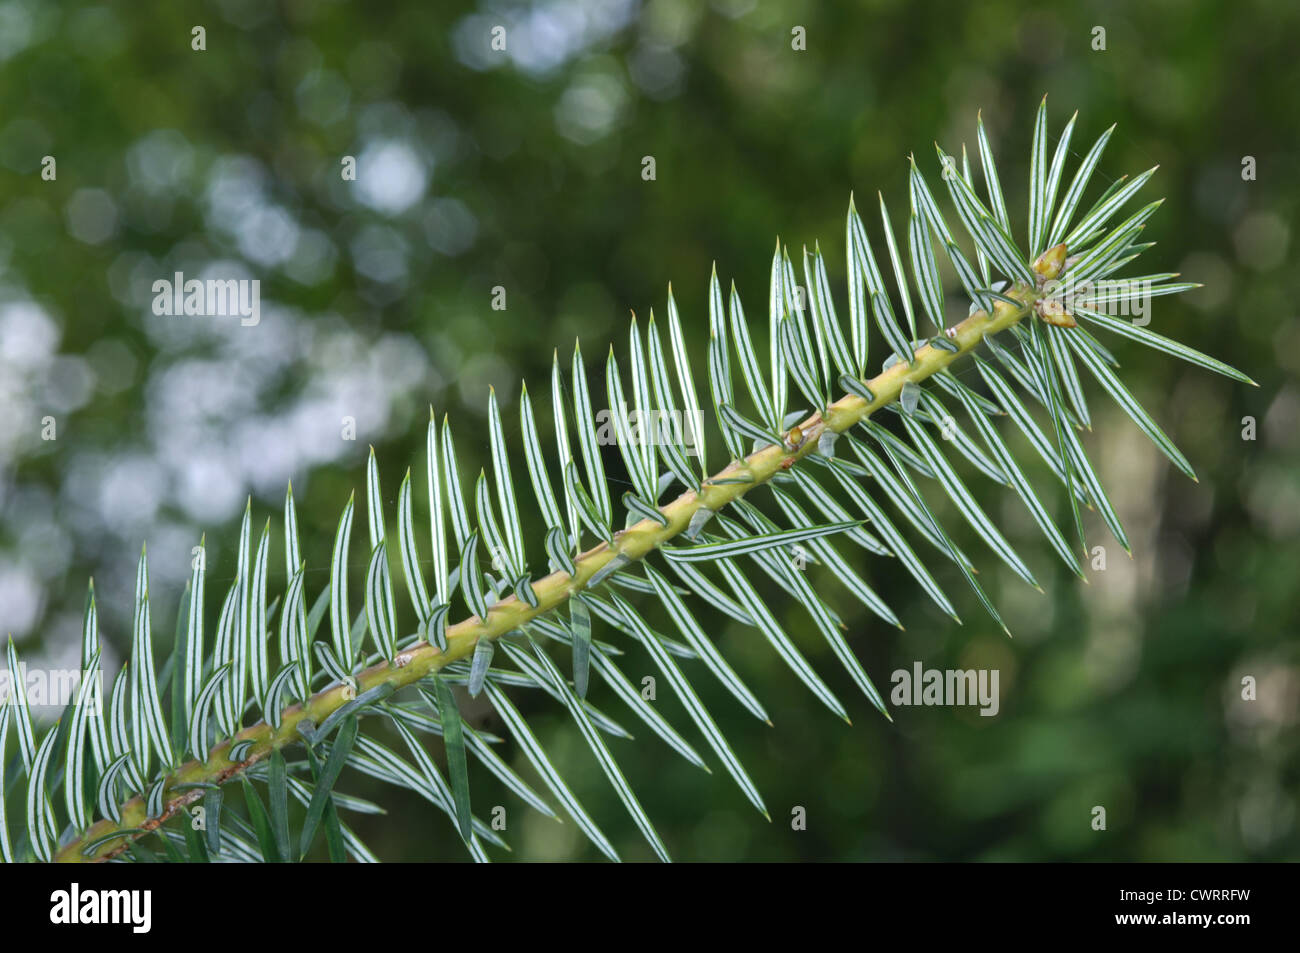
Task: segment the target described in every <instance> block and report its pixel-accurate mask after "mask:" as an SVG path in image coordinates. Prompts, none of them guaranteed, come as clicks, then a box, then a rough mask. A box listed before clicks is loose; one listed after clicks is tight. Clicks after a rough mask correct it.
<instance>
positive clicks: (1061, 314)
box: [1035, 246, 1078, 328]
mask: <svg viewBox="0 0 1300 953" xmlns="http://www.w3.org/2000/svg"><path fill="white" fill-rule="evenodd" d="M1062 247H1063V246H1062ZM1035 310H1036V311H1037V312H1038V316H1039V317H1040V318H1042V319H1043V320H1044V321H1046V322H1047V323H1048V324H1054V325H1056V326H1057V327H1058V328H1072V327H1075V326H1077V324H1078V322H1077V321H1075V320H1074V315H1072V314H1070V312H1069V311H1066V310H1065V306H1064V305H1062V304H1061V302H1060V300H1059V299H1057V298H1042V299H1040V300H1039V301H1038V304H1037V307H1036V308H1035Z"/></svg>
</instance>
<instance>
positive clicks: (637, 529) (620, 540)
mask: <svg viewBox="0 0 1300 953" xmlns="http://www.w3.org/2000/svg"><path fill="white" fill-rule="evenodd" d="M1006 294H1007V297H1009V298H1012V299H1014V300H1016V301H1019V302H1020V306H1019V307H1015V306H1012V305H1011V304H1010V303H1008V302H1006V301H1001V300H998V301H996V302H995V304H994V307H993V313H992V314H988V313H987V312H984V311H976V312H975V313H974V314H972V315H971V316H970V317H969V318H967V319H966V320H965V321H962V322H961V323H960V324H958V325H956V326H955V327H952V328H949V329H948V330H947V332H945V336H946V337H947V339H948V340H949V341H951V342H952V344H954V345H956V350H955V351H950V350H946V349H944V348H938V347H934V346H933V345H930V344H927V345H925V346H924V347H921V348H919V349H918V350H917V351H916V353H915V357H914V360H913V361H912V363H911V364H910V365H908V364H906V363H903V362H901V361H900V362H899V363H897V364H894V365H893V366H891V367H889V368H888V369H887V370H885V371H883V372H881V373H880V374H879V375H877V376H876V377H874V378H872V379H871V380H870V381H867V382H866V385H867V388H868V390H869V391H870V392H871V394H872V395H874V398H875V399H874V400H871V401H867V400H864V399H863V398H861V397H858V396H856V395H853V394H849V395H846V396H845V397H842V398H840V399H839V400H838V401H836V402H835V403H833V404H831V405H830V406H829V407H828V408H826V410H825V411H824V412H818V413H815V414H813V415H812V416H811V417H809V418H808V419H807V420H806V421H804V422H803V423H802V424H800V425H799V430H800V432H801V434H802V437H801V440H800V443H799V445H798V446H797V447H792V446H790V445H788V444H787V445H786V446H771V445H769V446H767V447H764V448H763V449H761V450H757V451H755V452H754V453H752V454H750V455H749V456H748V457H746V458H745V459H744V460H743V461H733V462H732V463H731V464H729V465H728V466H727V467H726V469H724V470H722V471H721V472H720V473H718V474H716V475H715V476H713V477H712V478H711V480H706V481H705V483H704V485H703V487H702V488H701V489H700V490H699V492H696V491H687V492H686V493H683V494H682V495H681V496H679V497H678V498H677V499H676V500H674V501H673V502H671V503H668V504H666V505H665V506H662V507H660V513H662V514H663V516H664V517H666V519H667V524H666V525H660V524H659V523H658V522H656V521H654V520H651V519H644V520H642V521H641V522H639V523H636V524H635V525H633V526H630V527H628V528H627V529H626V530H623V531H622V532H619V533H616V534H615V537H614V544H613V545H612V546H611V545H610V544H608V543H601V544H600V545H599V546H596V547H595V548H593V549H590V550H588V551H587V552H585V553H583V554H582V555H581V556H579V557H578V558H577V559H576V560H575V570H576V571H575V573H574V574H573V575H572V576H569V575H567V574H566V573H563V572H553V573H551V574H550V575H549V576H547V577H545V578H544V579H541V580H539V581H537V582H534V583H533V584H532V587H533V592H534V593H535V594H536V596H537V605H536V606H530V605H529V604H528V603H527V602H525V601H523V600H522V599H520V598H519V597H517V596H515V595H510V596H508V597H506V598H505V599H502V600H501V601H500V602H497V603H496V604H495V605H493V606H491V607H490V608H489V609H488V615H487V618H486V619H479V618H478V617H477V616H471V617H470V618H468V619H465V620H464V621H462V622H458V623H457V624H456V625H454V626H450V627H449V628H448V629H447V651H445V652H439V651H438V649H437V648H436V647H435V646H433V645H430V644H429V643H428V642H419V643H417V644H415V645H413V646H411V647H409V648H407V649H404V650H403V651H402V652H400V653H399V654H398V656H397V658H396V659H394V660H393V661H392V662H381V663H379V664H377V665H374V666H371V667H370V668H368V669H366V670H365V671H363V672H361V673H359V674H358V675H357V676H356V677H355V678H356V683H357V684H356V690H355V694H360V693H362V692H365V691H368V690H369V689H372V688H375V687H377V686H379V685H382V684H384V683H387V684H390V685H392V686H393V687H394V689H398V688H402V687H404V686H406V685H411V684H413V683H415V682H418V681H419V680H420V679H422V678H424V677H425V676H427V675H429V674H431V673H433V672H436V671H438V670H439V669H441V668H443V667H444V666H446V665H448V664H450V663H451V662H454V661H456V660H457V659H462V658H466V657H468V656H469V655H471V654H472V653H473V651H474V646H475V645H476V644H477V642H478V640H479V639H494V638H497V637H498V636H501V635H505V634H506V633H507V632H513V631H515V630H516V629H518V628H519V627H520V626H521V625H523V624H524V623H527V622H528V621H530V620H532V619H534V618H536V617H537V616H540V615H542V614H544V613H546V612H549V611H550V610H551V609H554V608H556V607H557V606H559V605H561V604H562V603H563V602H564V601H565V600H566V599H567V598H568V597H569V595H570V594H571V593H573V592H575V591H578V590H580V589H582V588H583V587H584V586H585V585H586V584H587V581H588V580H589V579H591V577H592V576H594V575H595V574H596V573H598V572H599V571H600V570H601V569H602V568H603V567H604V566H605V565H606V564H607V563H608V562H609V561H610V560H611V559H613V558H615V556H617V555H620V554H621V555H623V556H626V557H628V558H629V559H641V558H642V557H644V556H646V555H647V554H649V553H650V552H652V551H653V550H655V549H656V548H658V547H659V546H661V545H662V544H663V543H665V542H667V541H668V540H670V539H672V538H673V537H674V536H676V535H678V534H679V533H681V532H683V531H684V530H685V529H686V528H687V527H688V526H689V525H690V523H691V517H692V516H694V515H695V513H696V512H697V511H698V510H700V509H701V508H707V509H709V510H714V511H717V510H720V509H722V508H723V507H725V506H726V505H727V504H728V503H731V502H734V501H735V500H737V499H739V498H740V497H741V496H743V495H744V494H746V493H748V492H749V491H750V490H752V489H753V488H754V487H756V486H760V485H762V484H764V483H766V482H767V481H768V480H770V479H771V478H772V477H773V476H774V475H775V474H776V473H777V472H779V471H780V470H782V469H788V468H789V467H791V466H793V465H794V464H795V463H796V462H798V461H799V460H802V459H803V458H804V457H806V456H807V455H808V454H810V453H813V452H815V451H816V449H817V443H818V439H819V438H820V437H821V435H822V434H823V433H825V432H827V431H830V432H832V433H836V434H839V433H844V432H845V431H846V430H849V429H851V428H852V427H854V426H855V425H857V424H858V423H861V422H862V421H863V420H865V419H866V418H867V417H869V416H870V415H871V414H873V413H875V412H876V411H877V410H879V409H880V408H881V407H884V406H885V405H887V404H890V403H892V402H893V401H895V400H897V399H898V395H899V393H900V392H901V391H902V389H903V385H904V384H905V383H907V382H908V381H916V382H919V381H923V380H925V379H926V378H928V377H931V376H933V375H934V374H937V373H938V372H939V371H941V370H943V369H944V368H945V367H947V366H948V365H949V364H951V363H952V362H953V361H955V360H956V359H957V358H958V357H960V356H961V355H963V354H965V353H967V352H968V351H971V350H973V349H974V348H975V347H976V345H978V344H979V343H980V341H982V340H984V338H985V337H987V336H988V335H991V334H996V333H997V332H999V331H1005V330H1007V329H1008V328H1010V327H1012V326H1013V325H1015V324H1016V323H1018V322H1019V321H1020V320H1021V319H1022V318H1024V317H1025V316H1026V315H1027V314H1028V313H1029V312H1030V309H1031V308H1032V307H1033V305H1034V301H1035V299H1036V297H1037V291H1036V289H1033V288H1031V287H1029V286H1028V285H1023V284H1022V285H1017V286H1016V287H1015V288H1013V289H1011V290H1009V291H1008V292H1006ZM742 470H743V472H744V473H745V475H746V476H747V477H750V478H752V482H746V483H743V484H741V483H721V484H714V483H712V482H711V481H719V480H724V479H726V478H727V477H729V476H735V475H736V474H737V473H739V472H741V471H742ZM355 694H354V692H353V690H352V689H351V687H349V686H345V685H334V686H332V687H330V688H327V689H325V690H324V691H321V692H319V693H317V694H316V695H313V696H312V697H311V698H309V699H308V700H306V701H305V702H302V703H300V704H297V705H293V706H291V707H289V708H288V709H286V710H285V712H284V714H283V716H282V717H281V720H280V727H279V728H278V729H274V728H272V727H271V725H270V724H268V723H267V722H261V723H259V724H257V725H254V726H252V727H250V728H245V729H244V730H243V731H241V732H240V733H239V734H237V735H236V736H235V737H234V738H232V739H229V740H227V741H223V742H221V743H220V744H218V745H217V746H216V747H214V748H213V749H212V750H211V751H210V752H209V753H208V757H207V759H206V760H205V761H197V760H195V761H190V762H188V763H186V764H184V765H182V766H180V767H179V768H177V769H176V770H175V771H174V772H172V774H171V775H170V776H169V777H168V779H167V784H166V788H165V790H167V791H169V792H173V796H171V797H168V798H167V800H166V801H165V803H164V809H163V813H162V816H161V817H155V818H146V817H145V800H144V798H143V797H140V796H137V797H134V798H132V799H131V800H129V801H127V802H126V803H125V804H124V805H122V809H121V820H120V821H119V822H117V823H114V822H113V821H111V820H108V819H104V820H100V821H98V822H96V823H95V824H93V825H91V826H90V828H89V829H88V830H86V831H85V833H84V834H83V835H82V836H81V837H79V838H77V839H76V840H74V841H72V842H71V843H70V844H68V845H67V846H66V847H64V848H63V849H61V850H60V851H59V852H58V854H57V855H56V856H55V860H56V861H60V862H80V861H84V860H105V859H107V858H109V857H112V856H114V855H116V854H119V853H121V852H122V851H123V850H125V849H126V846H127V842H128V841H129V840H132V839H134V838H136V837H139V836H141V834H142V833H147V832H149V831H152V830H155V829H156V828H158V827H159V826H161V825H162V824H163V823H164V822H165V821H166V820H167V819H168V818H169V817H171V816H172V815H173V814H175V813H177V812H178V811H180V810H182V809H183V808H184V807H185V806H186V805H188V804H190V803H193V802H194V801H197V800H199V799H200V798H201V797H202V796H203V790H204V789H203V788H190V789H187V790H184V791H179V792H174V788H175V787H176V786H178V785H183V784H201V783H208V784H221V783H223V782H225V781H227V780H229V779H230V778H232V777H234V776H235V775H237V774H239V772H241V771H243V770H244V769H245V768H247V767H248V766H249V765H251V764H254V763H255V762H257V761H260V760H261V759H262V758H265V757H267V756H268V755H269V754H270V753H271V752H272V751H274V750H275V749H277V748H282V747H284V746H285V745H289V744H294V743H296V742H298V741H300V740H302V739H301V736H300V735H299V732H298V726H299V725H300V724H302V723H303V722H304V721H310V722H312V723H314V724H320V723H321V722H322V721H324V719H325V718H326V717H328V716H329V715H330V713H332V712H334V711H336V710H337V709H338V708H340V707H341V706H342V705H344V704H346V703H347V702H348V701H349V700H351V699H352V698H353V697H355ZM241 741H251V742H252V746H251V747H250V748H249V749H248V750H247V751H246V752H245V757H244V759H243V760H242V761H240V762H232V761H230V760H228V758H227V754H228V752H229V751H230V748H231V746H232V745H233V744H235V743H237V742H241ZM132 829H139V830H138V831H137V832H136V833H134V834H125V833H124V836H123V837H122V839H120V840H114V841H109V842H108V843H107V844H102V845H100V846H99V847H97V848H96V849H95V850H94V851H92V852H91V856H90V857H89V858H87V857H83V856H82V845H84V844H87V843H89V842H91V841H93V840H95V839H97V838H100V837H104V836H106V835H108V834H111V833H113V832H114V831H123V832H126V831H130V830H132Z"/></svg>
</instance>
